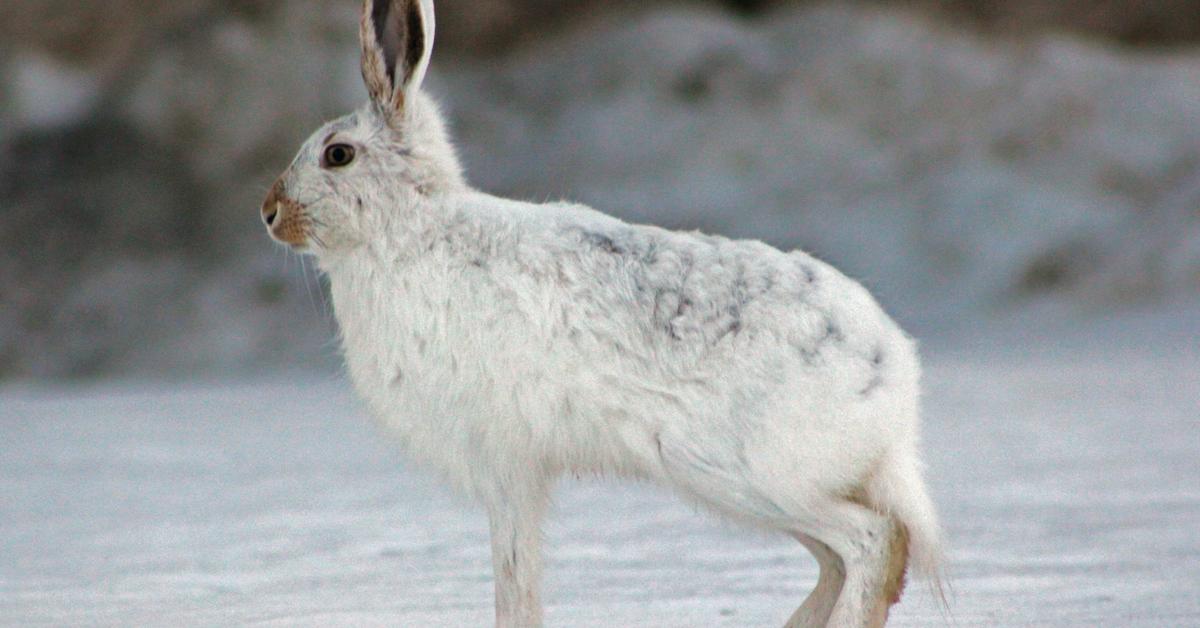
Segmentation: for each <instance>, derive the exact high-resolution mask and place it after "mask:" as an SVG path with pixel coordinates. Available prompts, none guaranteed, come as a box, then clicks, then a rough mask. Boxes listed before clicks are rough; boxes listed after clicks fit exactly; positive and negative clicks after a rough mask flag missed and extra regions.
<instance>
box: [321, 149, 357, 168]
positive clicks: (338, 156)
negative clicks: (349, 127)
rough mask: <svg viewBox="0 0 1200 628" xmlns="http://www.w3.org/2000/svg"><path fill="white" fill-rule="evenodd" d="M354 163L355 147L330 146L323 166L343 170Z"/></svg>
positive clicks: (326, 150) (323, 160)
mask: <svg viewBox="0 0 1200 628" xmlns="http://www.w3.org/2000/svg"><path fill="white" fill-rule="evenodd" d="M353 161H354V147H353V146H351V145H349V144H330V145H329V146H327V147H326V148H325V155H324V156H323V158H322V159H321V162H322V163H321V165H322V166H324V167H326V168H343V167H345V166H349V165H350V164H351V162H353Z"/></svg>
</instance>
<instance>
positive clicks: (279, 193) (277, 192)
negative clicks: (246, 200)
mask: <svg viewBox="0 0 1200 628" xmlns="http://www.w3.org/2000/svg"><path fill="white" fill-rule="evenodd" d="M282 201H283V181H282V180H280V181H276V182H275V185H273V186H271V192H270V193H269V194H267V200H265V201H263V205H262V216H263V222H265V223H267V226H268V227H270V226H272V225H274V224H275V219H276V218H278V217H279V204H280V203H281V202H282Z"/></svg>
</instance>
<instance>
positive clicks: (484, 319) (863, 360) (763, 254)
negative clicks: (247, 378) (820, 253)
mask: <svg viewBox="0 0 1200 628" xmlns="http://www.w3.org/2000/svg"><path fill="white" fill-rule="evenodd" d="M433 34H434V13H433V6H432V1H431V0H366V2H365V4H364V11H363V19H362V33H361V36H362V71H363V78H364V79H365V81H366V84H367V88H368V91H369V92H370V96H371V98H370V101H369V102H368V103H367V104H366V105H365V106H364V107H362V108H361V109H360V110H358V111H357V112H355V113H353V114H350V115H348V116H346V117H344V118H341V119H339V120H336V121H334V122H331V123H329V124H327V125H325V126H324V127H323V128H321V129H320V130H319V131H318V132H317V133H316V134H314V135H313V136H312V138H311V139H309V140H308V142H307V143H306V144H305V145H304V147H303V149H302V150H301V151H300V153H299V155H298V156H297V157H296V160H295V161H294V162H293V163H292V165H291V166H290V167H289V169H288V170H287V172H286V173H284V174H283V175H282V176H281V177H280V179H279V180H278V182H277V183H276V184H275V186H274V188H273V189H272V191H271V193H270V195H269V197H268V198H267V200H266V202H265V203H264V205H263V218H264V220H265V221H266V223H267V225H268V228H269V230H270V233H271V235H272V236H274V237H275V238H276V239H278V240H280V241H282V242H284V243H286V244H289V245H291V246H293V247H295V248H297V249H301V250H305V251H308V252H311V253H312V254H313V255H315V256H316V258H317V260H318V263H319V265H320V267H321V269H322V270H323V271H324V272H325V273H326V274H327V275H328V277H329V280H330V283H331V287H332V293H333V302H334V308H335V310H336V314H337V319H338V321H339V323H340V325H341V331H342V342H343V345H344V351H345V358H346V362H347V364H348V369H349V373H350V375H351V377H352V379H353V381H354V384H355V386H356V387H357V389H358V392H359V393H360V394H361V395H362V397H363V398H364V399H365V400H366V402H367V404H368V405H369V407H370V408H371V410H372V412H373V413H374V414H375V415H376V416H377V417H378V419H379V420H380V421H382V422H383V423H384V424H385V425H386V426H387V427H388V428H389V429H390V430H392V431H394V433H395V434H396V435H397V436H398V439H399V441H400V443H401V444H402V445H403V447H404V448H405V449H406V450H407V451H408V453H409V454H411V455H412V456H414V457H415V458H417V459H419V460H421V461H422V462H424V463H427V464H428V465H430V466H432V467H433V468H435V469H438V470H440V471H441V472H443V473H444V474H445V476H447V477H448V478H449V480H450V481H451V482H453V483H454V484H455V485H456V486H457V488H459V489H461V490H463V491H466V492H467V493H469V494H470V495H472V496H474V497H476V498H478V499H479V500H480V501H482V503H483V504H484V505H485V506H486V507H487V510H488V513H489V516H490V518H491V536H492V554H493V560H494V567H495V578H496V621H497V624H498V625H501V626H537V625H540V623H541V619H542V609H541V602H540V600H539V593H538V587H539V579H540V565H541V548H540V530H539V528H540V524H541V518H542V515H543V512H544V511H545V509H546V504H547V499H548V497H547V496H548V493H549V491H550V490H551V488H552V486H553V484H554V483H555V479H556V478H557V477H558V476H559V475H561V474H564V473H580V472H583V473H591V472H595V473H603V474H614V475H623V476H632V477H636V478H644V479H650V480H653V481H656V482H660V483H662V484H665V485H667V486H670V487H673V488H674V489H676V490H677V491H679V492H680V493H681V494H683V495H685V496H686V497H688V498H690V499H692V500H694V501H696V502H698V503H700V504H703V505H705V506H707V507H708V508H710V509H712V510H714V511H716V512H718V513H722V514H724V515H727V516H729V517H732V518H734V519H737V520H739V521H741V522H744V523H747V524H749V525H753V526H758V527H762V528H767V529H771V530H778V531H782V532H784V533H786V534H789V535H791V536H793V537H795V538H796V539H798V540H799V541H800V542H801V543H803V544H804V545H805V546H806V547H807V548H808V549H809V550H810V551H811V552H812V553H813V554H814V555H815V556H816V558H817V560H818V561H819V562H820V566H821V575H820V580H819V582H818V583H817V586H816V589H815V590H814V591H813V593H812V594H811V595H810V596H809V597H808V598H807V599H806V600H805V602H804V604H803V605H802V606H801V607H800V609H799V610H798V611H796V613H795V615H794V616H793V617H792V619H791V620H790V622H789V625H792V626H846V627H851V626H852V627H860V626H880V625H883V624H884V622H885V621H886V619H887V614H888V610H889V608H890V606H891V605H892V604H893V603H895V602H896V601H897V600H898V599H899V595H900V591H901V588H902V586H903V583H904V574H905V570H906V567H907V565H908V563H909V561H910V559H911V560H912V561H913V563H914V564H915V565H916V566H917V567H919V568H920V569H922V570H923V571H924V572H925V573H927V574H930V575H932V576H934V577H935V578H936V570H937V566H938V560H939V549H938V547H939V546H938V529H937V523H936V516H935V513H934V508H933V505H932V503H931V501H930V499H929V497H928V496H927V494H926V490H925V486H924V483H923V480H922V477H921V462H920V460H919V456H918V427H919V417H918V396H919V391H918V378H919V364H918V359H917V354H916V350H915V348H914V344H913V342H912V341H911V340H910V339H909V338H908V337H907V336H905V334H904V333H903V332H902V331H901V330H900V329H899V328H898V327H897V326H896V325H895V323H893V322H892V321H891V320H890V319H889V318H888V317H887V315H886V314H884V312H883V311H882V310H881V309H880V308H879V306H878V305H877V304H876V302H875V301H874V300H873V299H872V297H871V296H870V295H869V294H868V293H867V292H866V290H864V289H863V288H862V287H861V286H859V285H858V284H856V283H855V282H853V281H851V280H850V279H847V278H846V277H845V276H843V275H842V274H840V273H838V272H837V271H836V270H834V269H833V268H831V267H830V266H828V265H826V264H824V263H822V262H820V261H818V260H815V259H813V258H812V257H809V256H808V255H805V254H804V253H800V252H794V253H783V252H780V251H778V250H776V249H774V248H771V247H769V246H767V245H765V244H762V243H759V242H744V241H743V242H739V241H731V240H728V239H724V238H719V237H711V236H705V235H700V234H694V233H688V234H685V233H674V232H670V231H665V230H662V229H658V228H655V227H647V226H634V225H629V224H626V223H624V222H621V221H620V220H617V219H615V218H611V217H609V216H606V215H604V214H601V213H599V212H596V211H594V210H591V209H588V208H586V207H580V206H577V205H568V204H550V205H534V204H529V203H522V202H517V201H510V200H504V199H500V198H496V197H493V196H488V195H486V194H484V193H482V192H479V191H476V190H474V189H472V188H471V187H470V186H469V185H468V184H467V183H466V182H465V181H464V179H463V175H462V171H461V168H460V166H459V163H458V160H457V158H456V157H455V152H454V148H453V146H452V145H451V144H450V141H449V139H448V138H447V134H446V131H445V128H444V125H443V122H442V118H441V116H440V115H439V113H438V109H437V107H436V105H435V104H434V103H433V101H431V100H430V99H429V98H428V97H427V96H426V95H425V94H424V93H423V92H422V91H421V90H420V86H421V82H422V79H423V77H424V75H425V71H426V68H427V67H428V64H429V57H430V53H431V50H432V47H433Z"/></svg>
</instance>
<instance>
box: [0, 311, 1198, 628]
mask: <svg viewBox="0 0 1200 628" xmlns="http://www.w3.org/2000/svg"><path fill="white" fill-rule="evenodd" d="M1196 312H1200V309H1198V308H1196V307H1194V304H1184V306H1181V308H1177V309H1172V308H1163V307H1160V308H1151V309H1148V310H1144V311H1141V312H1140V313H1138V314H1137V315H1131V316H1125V317H1121V318H1116V319H1113V320H1110V321H1108V322H1107V323H1104V324H1098V325H1094V326H1089V327H1087V328H1081V327H1080V326H1079V325H1073V324H1070V323H1064V324H1063V325H1061V327H1060V328H1057V329H1051V330H1048V331H1045V332H1044V333H1042V334H1041V335H1038V334H1032V333H1030V332H1028V331H1025V332H1024V333H1023V335H1022V333H1021V332H1020V331H1019V330H1020V329H1022V328H1023V325H1022V324H1021V323H1020V322H1019V321H1016V322H1014V323H1013V326H1012V328H1011V329H1009V330H999V331H996V332H990V335H987V336H986V337H984V338H976V339H975V344H974V345H971V344H968V343H965V342H963V343H959V344H958V345H956V346H955V347H950V346H947V347H945V348H939V349H932V350H931V351H930V353H931V355H929V356H928V358H927V362H928V364H929V366H928V369H927V378H926V381H927V390H928V394H927V399H926V406H927V413H926V414H927V421H926V441H927V451H928V461H929V476H930V480H931V485H932V489H933V492H934V495H935V498H936V500H937V501H938V503H939V506H940V509H941V512H942V516H943V518H944V522H945V526H946V529H947V536H948V539H949V541H950V558H951V564H950V568H949V575H950V579H951V580H950V581H951V585H952V588H953V597H952V617H951V619H950V623H947V620H946V619H944V618H943V617H942V615H941V613H940V612H939V610H938V609H937V607H936V606H935V605H934V604H933V603H932V598H931V596H930V595H929V593H928V591H927V589H926V587H924V586H923V585H922V584H917V583H914V584H912V585H910V588H909V592H908V593H907V595H906V597H905V599H904V601H903V603H902V604H901V605H900V606H899V607H897V610H896V614H895V616H894V623H893V625H896V626H931V625H956V626H992V625H1005V626H1034V625H1042V626H1045V625H1054V626H1096V625H1120V626H1147V627H1149V626H1155V627H1159V626H1187V625H1197V624H1198V623H1200V597H1198V596H1196V595H1195V590H1194V588H1195V585H1196V583H1197V582H1200V435H1198V432H1197V431H1196V420H1197V417H1198V416H1200V347H1198V346H1197V345H1196V344H1195V343H1194V342H1191V343H1189V342H1187V340H1188V339H1189V338H1190V339H1191V340H1192V341H1194V339H1195V336H1194V333H1192V334H1190V335H1189V332H1188V330H1193V331H1194V329H1195V328H1196V327H1195V326H1194V323H1195V321H1196ZM1025 329H1027V328H1025ZM0 442H3V443H4V445H3V448H2V449H0V521H2V522H3V524H2V525H0V623H4V624H14V625H18V624H19V625H64V624H69V625H118V624H120V625H147V626H150V625H212V624H220V625H229V624H243V623H261V624H266V625H288V626H294V625H300V626H304V625H309V626H318V625H320V626H328V625H347V626H349V625H356V626H357V625H388V624H390V625H397V624H399V625H411V626H463V625H486V624H487V623H488V622H490V619H491V567H490V559H489V548H488V542H487V526H486V521H485V517H484V515H483V513H482V512H480V511H479V509H478V508H476V507H474V506H473V505H471V504H470V503H468V502H465V501H463V500H461V499H459V498H456V497H454V496H452V495H450V494H449V493H448V492H447V491H446V490H445V489H444V488H442V487H441V485H440V484H439V483H438V482H437V481H436V480H435V479H433V478H431V477H429V476H427V475H426V474H424V473H423V472H422V471H420V470H416V469H411V468H408V467H406V466H405V465H404V463H403V458H402V456H401V455H400V454H399V453H397V452H396V451H394V450H393V449H392V448H391V447H390V446H389V443H388V440H387V436H386V434H384V433H383V432H381V431H380V430H378V429H377V428H376V427H375V426H374V425H373V423H372V422H371V421H370V420H369V419H368V418H366V417H365V415H364V414H363V412H362V409H361V408H360V406H359V405H358V404H357V402H355V401H354V399H353V397H352V395H351V394H350V392H349V391H348V388H347V385H346V384H345V383H344V382H343V381H342V380H341V379H340V378H337V377H331V376H322V375H317V374H312V373H303V372H299V373H287V374H281V375H278V376H277V377H276V378H275V379H273V380H260V381H241V382H219V381H217V382H209V383H189V384H178V383H176V384H171V383H167V382H157V383H154V382H148V381H133V382H127V383H105V384H98V385H94V386H90V387H73V388H72V387H55V386H47V385H33V384H23V385H9V386H8V387H6V388H3V389H0ZM547 537H548V553H549V558H548V568H547V594H546V597H547V604H548V623H549V624H550V625H558V626H647V627H649V626H656V627H657V626H701V625H703V626H747V625H782V623H783V621H784V620H785V619H786V618H787V616H788V615H789V614H790V612H791V611H792V610H794V608H795V607H796V606H797V605H798V604H799V602H800V600H801V598H802V597H803V595H805V594H806V592H807V590H808V588H809V587H811V586H812V585H813V584H814V582H815V578H816V570H815V564H814V563H813V561H812V560H811V559H810V558H808V557H807V555H806V554H804V553H803V551H801V549H800V548H799V547H798V546H797V545H796V544H795V543H794V542H789V541H788V540H786V539H782V538H776V537H771V536H765V535H763V534H760V533H755V532H747V531H745V530H743V529H740V528H737V527H735V526H733V525H730V524H725V523H722V522H720V521H717V520H715V519H714V518H712V517H711V516H709V515H707V514H705V513H702V512H697V511H696V510H694V509H693V508H692V507H690V506H688V505H686V504H685V503H683V502H681V501H679V500H678V499H676V498H675V497H673V496H672V495H670V494H669V493H666V492H664V491H661V490H659V489H656V488H653V487H648V486H639V485H633V484H628V483H619V482H611V481H603V482H600V481H582V482H579V481H572V482H568V483H565V484H564V486H563V487H562V488H561V490H560V491H559V494H558V500H557V506H556V508H555V510H554V513H553V516H552V519H551V521H550V522H549V523H548V525H547Z"/></svg>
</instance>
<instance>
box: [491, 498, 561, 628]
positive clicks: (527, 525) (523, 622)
mask: <svg viewBox="0 0 1200 628" xmlns="http://www.w3.org/2000/svg"><path fill="white" fill-rule="evenodd" d="M547 494H548V491H547V487H546V486H545V484H544V483H537V484H531V485H528V486H522V487H516V488H508V489H507V490H505V491H503V492H502V493H501V494H499V495H497V496H496V497H495V499H492V500H489V502H490V503H489V504H488V516H489V517H490V520H491V529H492V566H493V568H494V570H495V579H496V626H497V628H536V627H538V626H541V625H542V600H541V595H540V586H541V577H542V530H541V523H542V517H543V515H544V514H545V511H546V502H547Z"/></svg>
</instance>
